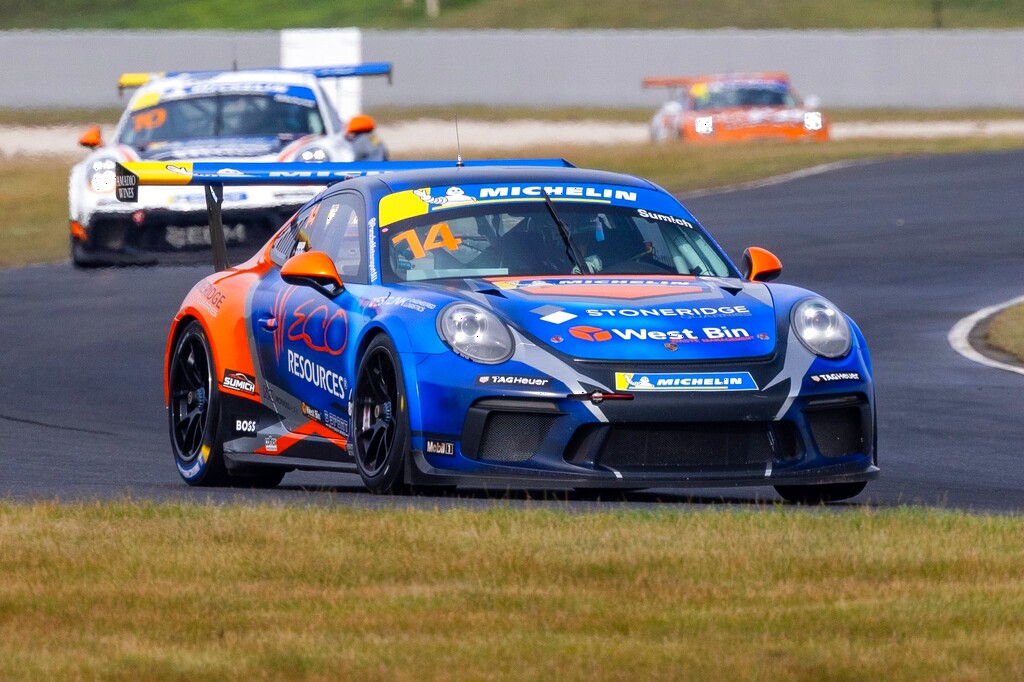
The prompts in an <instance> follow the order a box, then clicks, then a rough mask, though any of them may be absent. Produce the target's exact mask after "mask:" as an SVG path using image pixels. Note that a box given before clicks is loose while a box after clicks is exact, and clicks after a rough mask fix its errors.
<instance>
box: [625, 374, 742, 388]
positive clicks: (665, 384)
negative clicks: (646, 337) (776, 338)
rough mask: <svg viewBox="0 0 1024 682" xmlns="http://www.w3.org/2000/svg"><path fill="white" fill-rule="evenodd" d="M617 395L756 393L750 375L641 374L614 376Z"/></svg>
mask: <svg viewBox="0 0 1024 682" xmlns="http://www.w3.org/2000/svg"><path fill="white" fill-rule="evenodd" d="M615 389H616V390H618V391H756V390H757V382H755V381H754V378H753V377H752V376H750V372H710V373H702V374H641V373H628V372H616V373H615Z"/></svg>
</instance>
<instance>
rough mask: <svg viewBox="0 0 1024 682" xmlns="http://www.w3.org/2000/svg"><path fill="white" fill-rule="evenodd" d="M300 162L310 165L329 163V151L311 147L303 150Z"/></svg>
mask: <svg viewBox="0 0 1024 682" xmlns="http://www.w3.org/2000/svg"><path fill="white" fill-rule="evenodd" d="M299 160H300V161H307V162H309V163H316V162H318V161H329V160H330V155H329V154H328V153H327V150H326V149H324V148H323V147H309V148H308V149H303V150H302V153H301V154H299Z"/></svg>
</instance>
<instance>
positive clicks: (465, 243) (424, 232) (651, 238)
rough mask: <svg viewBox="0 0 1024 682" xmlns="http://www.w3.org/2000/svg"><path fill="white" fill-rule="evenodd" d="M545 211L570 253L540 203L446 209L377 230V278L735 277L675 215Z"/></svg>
mask: <svg viewBox="0 0 1024 682" xmlns="http://www.w3.org/2000/svg"><path fill="white" fill-rule="evenodd" d="M553 207H554V209H555V211H556V213H557V214H558V216H559V218H561V220H562V221H563V222H564V223H565V225H566V227H567V228H568V234H569V238H570V239H571V240H572V242H573V246H574V247H575V248H574V249H572V250H571V249H569V248H568V246H567V244H566V240H565V237H564V236H563V234H562V232H561V230H560V229H559V228H558V225H557V223H556V222H555V219H554V217H553V216H552V214H551V212H550V211H549V210H548V208H547V206H546V205H545V204H544V203H543V202H536V201H534V202H516V203H511V202H508V203H506V202H502V203H488V204H485V205H476V206H471V207H465V208H454V209H448V210H445V211H443V212H434V213H430V214H427V215H422V216H418V217H415V218H410V219H407V220H403V221H401V222H398V223H396V224H394V225H391V226H390V227H385V228H382V229H381V240H380V241H381V264H382V266H383V273H382V276H383V279H384V281H385V282H402V281H418V280H430V279H444V278H449V277H496V276H506V275H510V276H531V275H570V274H597V273H609V274H623V275H627V274H628V275H706V276H717V277H735V276H736V274H735V273H733V272H732V271H731V268H730V266H729V265H728V264H727V262H726V260H725V259H724V258H723V257H722V255H721V254H720V252H719V251H718V249H717V247H715V245H714V244H712V243H711V242H710V240H708V239H707V238H706V237H705V236H704V234H703V233H702V232H701V231H700V230H699V229H698V228H695V227H693V226H692V224H691V223H689V222H688V221H687V220H685V219H683V218H679V217H676V216H672V215H667V214H663V213H656V212H653V211H646V210H644V209H636V208H628V207H623V206H612V205H606V204H596V203H595V204H587V203H573V202H566V201H557V202H553ZM572 251H575V252H576V253H578V254H579V255H580V257H581V258H582V259H583V261H584V262H583V263H582V264H578V263H577V262H576V259H575V258H574V257H573V255H572Z"/></svg>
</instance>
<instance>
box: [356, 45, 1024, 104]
mask: <svg viewBox="0 0 1024 682" xmlns="http://www.w3.org/2000/svg"><path fill="white" fill-rule="evenodd" d="M363 56H364V58H366V59H373V60H376V59H390V60H392V61H393V62H394V63H395V82H394V87H393V89H392V91H391V92H387V93H385V94H386V96H387V98H388V99H387V100H377V99H376V96H377V95H378V94H379V91H375V92H373V93H372V94H371V93H368V94H367V98H366V104H367V106H368V107H369V108H372V106H373V105H374V104H377V103H382V102H384V101H391V102H394V103H396V104H449V103H452V104H459V103H484V104H501V105H513V104H524V105H529V106H534V105H544V104H555V105H580V106H583V105H586V106H611V107H624V106H636V105H638V104H640V105H644V106H654V105H656V104H657V103H658V102H661V101H662V100H663V99H665V93H664V92H660V93H659V92H657V91H644V90H643V89H642V88H641V86H640V80H641V79H642V78H643V77H644V76H649V75H666V76H671V75H696V74H701V73H718V72H725V71H743V70H755V71H762V70H780V71H788V72H789V73H790V76H791V77H792V81H793V84H794V86H795V87H796V88H797V89H798V90H799V91H800V92H802V93H804V94H816V95H818V96H820V97H821V99H822V103H823V105H824V106H830V105H831V106H842V107H915V108H916V107H1024V88H1022V87H1020V84H1022V83H1024V31H928V30H920V31H858V32H840V31H741V30H733V29H727V30H714V31H443V32H442V31H400V32H394V31H364V32H363Z"/></svg>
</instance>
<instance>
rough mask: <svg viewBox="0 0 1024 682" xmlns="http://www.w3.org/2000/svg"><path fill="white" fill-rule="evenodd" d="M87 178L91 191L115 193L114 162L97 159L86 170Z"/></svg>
mask: <svg viewBox="0 0 1024 682" xmlns="http://www.w3.org/2000/svg"><path fill="white" fill-rule="evenodd" d="M85 177H86V179H87V180H88V182H89V189H91V190H92V191H93V192H99V193H104V192H113V191H114V183H115V179H114V160H113V159H96V160H95V161H93V162H92V164H90V166H89V168H88V169H87V170H86V173H85Z"/></svg>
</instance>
